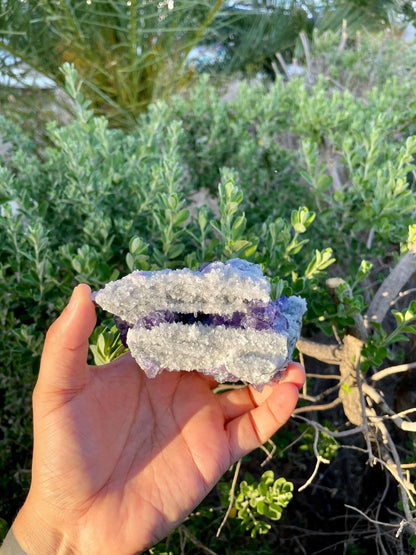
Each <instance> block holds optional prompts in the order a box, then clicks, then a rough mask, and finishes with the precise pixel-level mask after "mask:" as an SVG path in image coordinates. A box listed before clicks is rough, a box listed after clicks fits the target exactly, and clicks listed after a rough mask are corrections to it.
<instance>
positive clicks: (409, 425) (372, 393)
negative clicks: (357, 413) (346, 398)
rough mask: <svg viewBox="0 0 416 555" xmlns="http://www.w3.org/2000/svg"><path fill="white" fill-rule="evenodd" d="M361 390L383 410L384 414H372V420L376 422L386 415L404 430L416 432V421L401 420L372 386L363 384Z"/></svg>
mask: <svg viewBox="0 0 416 555" xmlns="http://www.w3.org/2000/svg"><path fill="white" fill-rule="evenodd" d="M363 392H364V393H365V394H366V395H368V397H370V399H372V400H373V401H374V402H375V403H377V405H378V406H379V407H380V408H381V410H383V411H384V413H385V415H386V416H374V417H370V420H371V421H372V422H377V420H379V421H380V420H383V419H385V418H386V417H387V418H389V419H390V420H392V421H393V422H394V424H395V425H396V426H397V427H398V428H400V429H401V430H403V431H405V432H416V422H407V421H406V420H403V418H401V417H400V416H399V415H398V414H397V413H395V412H394V411H393V410H392V409H391V408H390V407H389V406H388V404H387V403H386V401H385V400H384V399H383V397H382V396H381V395H380V393H378V392H377V391H376V390H375V389H374V388H373V387H371V386H370V385H368V384H363Z"/></svg>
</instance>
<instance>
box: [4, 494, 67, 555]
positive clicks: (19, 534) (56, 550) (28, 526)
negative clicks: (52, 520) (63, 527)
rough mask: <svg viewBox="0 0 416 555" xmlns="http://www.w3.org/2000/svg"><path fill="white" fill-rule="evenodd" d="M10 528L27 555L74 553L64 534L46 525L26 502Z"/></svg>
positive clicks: (65, 554) (64, 554)
mask: <svg viewBox="0 0 416 555" xmlns="http://www.w3.org/2000/svg"><path fill="white" fill-rule="evenodd" d="M12 528H13V533H14V537H15V538H16V541H17V542H18V544H19V546H20V547H21V548H22V550H23V551H24V552H25V553H26V554H27V555H58V554H59V555H74V554H75V549H74V548H73V546H71V544H70V542H69V541H68V539H67V538H66V537H65V535H64V534H63V533H60V532H59V531H58V530H55V529H54V528H52V527H51V526H50V525H48V523H47V522H45V520H44V519H42V518H41V517H40V515H39V514H38V512H37V511H36V510H32V508H31V507H30V505H29V504H28V503H25V504H24V505H23V507H22V508H21V509H20V511H19V513H18V515H17V517H16V519H15V521H14V523H13V526H12Z"/></svg>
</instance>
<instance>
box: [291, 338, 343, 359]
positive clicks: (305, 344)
mask: <svg viewBox="0 0 416 555" xmlns="http://www.w3.org/2000/svg"><path fill="white" fill-rule="evenodd" d="M296 347H297V349H298V350H299V351H300V352H301V353H302V354H303V355H306V356H308V357H311V358H315V359H316V360H320V361H322V362H326V363H327V364H340V363H341V356H340V353H339V345H324V344H322V343H315V341H310V340H309V339H304V338H303V337H301V338H300V339H299V340H298V342H297V343H296Z"/></svg>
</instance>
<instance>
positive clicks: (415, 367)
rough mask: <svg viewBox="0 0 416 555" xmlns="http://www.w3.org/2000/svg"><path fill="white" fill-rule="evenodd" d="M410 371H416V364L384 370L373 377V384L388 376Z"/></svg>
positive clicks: (401, 365) (400, 365)
mask: <svg viewBox="0 0 416 555" xmlns="http://www.w3.org/2000/svg"><path fill="white" fill-rule="evenodd" d="M408 370H416V362H409V363H408V364H398V365H397V366H390V367H389V368H384V370H380V371H379V372H376V373H375V374H373V375H372V376H371V380H372V381H373V382H378V381H379V380H382V379H383V378H386V377H387V376H391V375H392V374H399V373H400V372H407V371H408Z"/></svg>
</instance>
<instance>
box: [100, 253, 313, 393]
mask: <svg viewBox="0 0 416 555" xmlns="http://www.w3.org/2000/svg"><path fill="white" fill-rule="evenodd" d="M94 300H95V302H96V303H97V304H98V305H99V306H101V307H102V308H104V309H105V310H107V311H109V312H111V313H113V314H114V315H115V320H116V324H117V327H118V329H119V331H120V336H121V339H122V341H123V342H124V343H125V345H126V346H128V347H129V348H130V351H131V354H132V356H133V357H134V358H135V359H136V361H137V363H138V364H139V366H140V367H141V368H142V369H143V370H144V372H145V373H146V375H147V376H148V377H149V378H153V377H155V376H156V375H157V374H159V373H160V372H162V371H163V370H169V371H180V370H185V371H192V370H197V371H199V372H202V373H204V374H208V375H211V376H213V377H214V378H215V379H216V380H217V381H218V382H221V383H222V382H226V381H227V382H236V381H244V382H248V383H250V384H252V385H253V386H254V387H256V388H257V389H259V390H261V389H262V387H263V386H264V385H265V384H267V383H269V382H270V381H272V380H277V379H279V378H281V377H282V376H283V375H284V372H285V368H286V366H287V364H288V362H289V360H290V357H291V356H292V353H293V349H294V347H295V344H296V341H297V339H298V337H299V334H300V328H301V324H302V316H303V314H304V312H305V310H306V303H305V301H304V299H302V298H300V297H295V296H291V297H286V296H282V297H280V298H279V299H277V300H274V301H273V300H271V298H270V284H269V282H268V280H267V279H266V278H265V277H264V276H263V273H262V271H261V268H260V266H259V265H257V264H252V263H250V262H247V261H246V260H240V259H232V260H229V261H227V262H212V263H210V264H206V265H204V266H203V267H201V268H200V269H199V270H198V271H192V270H189V269H188V268H184V269H182V270H160V271H155V272H145V271H135V272H133V273H131V274H129V275H127V276H125V277H124V278H122V279H120V280H117V281H113V282H110V283H108V284H107V285H106V286H105V287H104V289H101V290H100V291H98V292H97V293H96V294H95V296H94Z"/></svg>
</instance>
